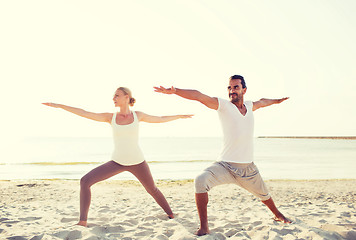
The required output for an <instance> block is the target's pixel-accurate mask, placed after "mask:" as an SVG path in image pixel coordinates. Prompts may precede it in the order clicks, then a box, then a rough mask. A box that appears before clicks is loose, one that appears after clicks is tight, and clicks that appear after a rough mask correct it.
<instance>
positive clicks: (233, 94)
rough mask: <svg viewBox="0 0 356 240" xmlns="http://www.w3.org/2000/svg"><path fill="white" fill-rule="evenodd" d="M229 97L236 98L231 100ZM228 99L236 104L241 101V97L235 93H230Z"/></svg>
mask: <svg viewBox="0 0 356 240" xmlns="http://www.w3.org/2000/svg"><path fill="white" fill-rule="evenodd" d="M231 96H236V97H234V98H232V97H231ZM229 97H230V99H231V102H238V101H239V100H240V99H241V97H240V96H239V95H238V94H237V93H231V94H229Z"/></svg>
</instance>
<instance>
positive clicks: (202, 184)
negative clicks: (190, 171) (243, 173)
mask: <svg viewBox="0 0 356 240" xmlns="http://www.w3.org/2000/svg"><path fill="white" fill-rule="evenodd" d="M234 182H235V179H234V178H233V176H232V175H231V174H230V172H229V171H228V170H226V169H225V167H223V166H222V165H221V164H220V163H214V164H213V165H212V166H210V167H208V168H207V169H205V170H204V171H203V172H202V173H201V174H200V175H198V176H197V177H196V179H195V202H196V205H197V210H198V215H199V219H200V227H199V230H198V231H197V232H196V235H198V236H202V235H205V234H209V233H210V231H209V225H208V210H207V208H208V201H209V197H208V191H209V190H210V189H212V188H213V187H215V186H217V185H221V184H229V183H234Z"/></svg>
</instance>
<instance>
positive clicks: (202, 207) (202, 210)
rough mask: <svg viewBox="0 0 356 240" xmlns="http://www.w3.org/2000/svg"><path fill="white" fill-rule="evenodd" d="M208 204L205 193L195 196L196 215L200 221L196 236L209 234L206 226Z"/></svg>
mask: <svg viewBox="0 0 356 240" xmlns="http://www.w3.org/2000/svg"><path fill="white" fill-rule="evenodd" d="M208 202H209V197H208V193H207V192H206V193H196V194H195V203H196V205H197V209H198V215H199V219H200V228H199V230H198V231H197V232H196V235H198V236H202V235H205V234H209V233H210V230H209V226H208Z"/></svg>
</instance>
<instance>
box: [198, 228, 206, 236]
mask: <svg viewBox="0 0 356 240" xmlns="http://www.w3.org/2000/svg"><path fill="white" fill-rule="evenodd" d="M209 233H210V230H209V229H203V228H199V230H198V231H197V232H196V233H195V235H198V236H203V235H206V234H209Z"/></svg>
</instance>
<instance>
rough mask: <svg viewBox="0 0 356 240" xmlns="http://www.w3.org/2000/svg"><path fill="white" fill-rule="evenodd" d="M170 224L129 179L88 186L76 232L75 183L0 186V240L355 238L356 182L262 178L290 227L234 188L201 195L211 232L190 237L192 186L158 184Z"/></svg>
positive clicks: (186, 183)
mask: <svg viewBox="0 0 356 240" xmlns="http://www.w3.org/2000/svg"><path fill="white" fill-rule="evenodd" d="M156 184H157V186H158V187H159V189H160V190H161V191H162V193H163V194H164V195H165V196H166V198H167V200H168V202H169V203H170V205H171V207H172V210H173V211H174V213H175V218H174V219H168V218H167V216H166V214H165V213H164V212H163V210H162V209H161V208H160V207H159V206H158V205H157V204H156V203H155V202H154V200H153V198H152V197H151V196H150V195H149V194H148V193H146V191H145V190H144V188H143V187H142V186H141V185H140V184H139V182H137V181H124V180H107V181H104V182H100V183H98V184H95V185H94V186H93V187H92V203H91V207H90V211H89V219H88V227H87V228H85V227H81V226H76V225H75V224H76V223H77V221H78V216H79V190H80V188H79V180H11V181H0V214H1V215H0V239H16V240H21V239H32V240H40V239H43V240H46V239H68V240H71V239H88V240H94V239H161V240H163V239H349V240H351V239H356V210H355V206H356V204H355V202H356V201H355V200H356V188H355V186H356V180H354V179H346V180H336V179H335V180H267V181H266V184H267V186H268V188H269V191H270V193H271V195H272V197H273V199H274V201H275V203H276V205H277V207H278V208H279V210H280V211H281V212H282V213H283V214H284V215H285V216H287V217H288V218H290V219H291V220H292V221H293V223H292V224H284V223H280V222H275V221H273V219H272V217H273V216H272V213H271V212H270V211H269V210H268V209H267V207H266V206H264V205H263V204H262V203H261V202H260V201H259V200H258V199H257V198H256V197H254V196H253V195H252V194H250V193H248V192H246V191H245V190H244V189H241V188H239V187H238V186H235V185H222V186H218V187H215V188H213V189H212V190H211V191H210V193H209V197H210V199H209V205H208V216H209V225H210V230H211V234H209V235H205V236H202V237H197V236H195V235H194V232H195V231H196V230H197V229H198V223H199V219H198V214H197V211H196V207H195V201H194V183H193V181H192V180H159V181H156Z"/></svg>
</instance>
